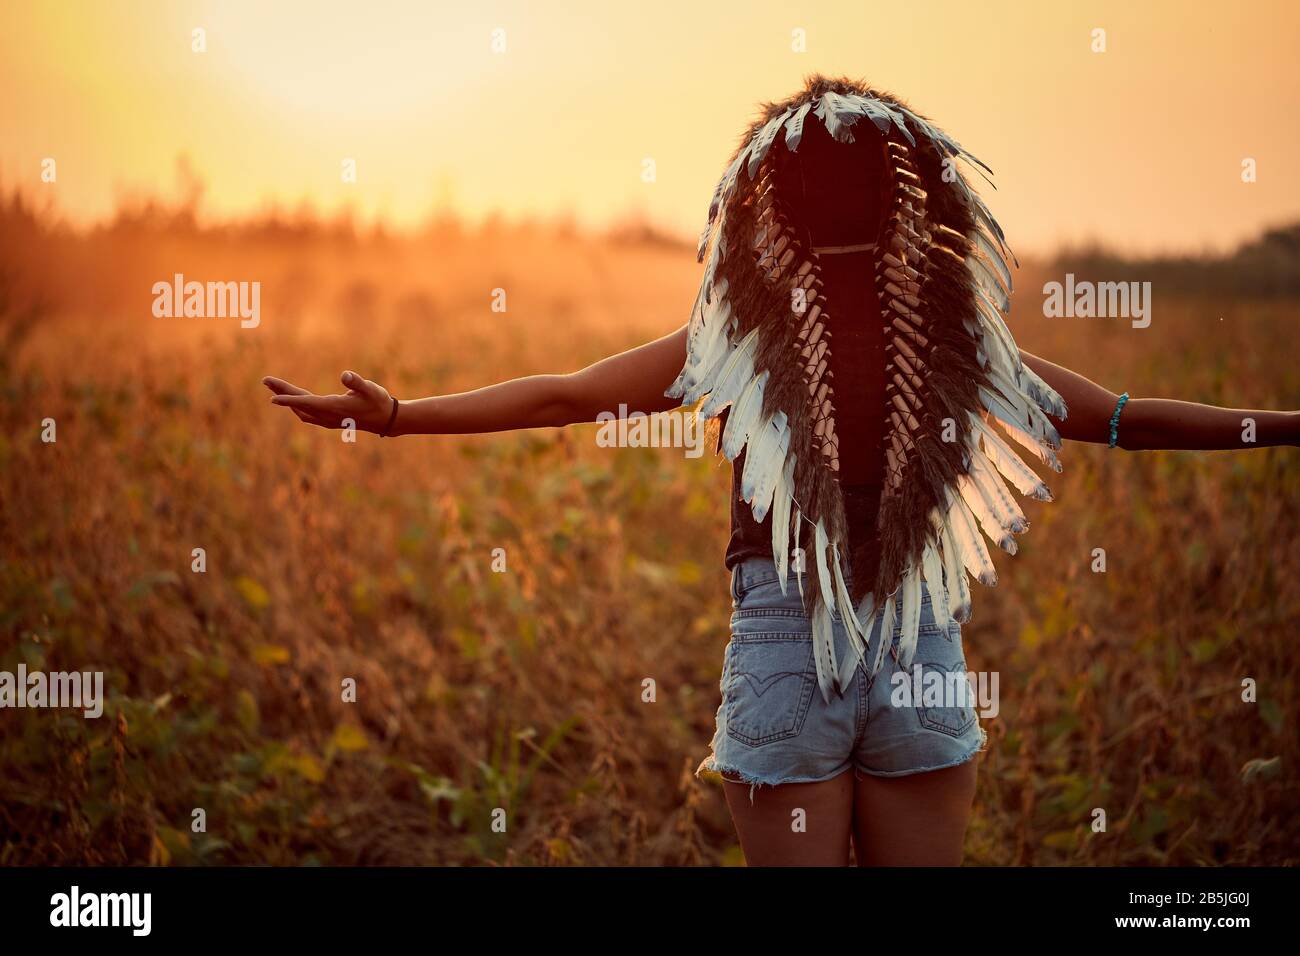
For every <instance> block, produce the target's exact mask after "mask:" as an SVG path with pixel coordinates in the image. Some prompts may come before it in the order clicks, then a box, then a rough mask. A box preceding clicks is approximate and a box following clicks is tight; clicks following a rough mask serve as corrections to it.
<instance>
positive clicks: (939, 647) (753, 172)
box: [264, 76, 1300, 866]
mask: <svg viewBox="0 0 1300 956" xmlns="http://www.w3.org/2000/svg"><path fill="white" fill-rule="evenodd" d="M959 162H961V163H965V164H970V165H975V166H981V167H982V164H980V163H979V161H978V160H976V159H975V158H974V157H973V156H971V155H970V154H969V153H967V152H966V151H965V150H964V149H963V148H962V147H961V146H960V145H958V144H957V143H955V142H954V141H953V140H952V139H951V138H949V137H948V136H946V135H945V134H944V133H943V132H942V131H941V130H939V129H938V128H937V127H935V126H934V125H933V124H931V123H930V122H929V121H928V120H926V119H925V118H924V117H922V116H920V115H919V114H917V113H916V112H915V111H913V110H911V109H909V108H908V107H907V106H906V105H904V104H903V103H901V102H900V101H899V100H897V99H896V98H894V97H890V96H887V95H885V94H881V93H878V92H875V91H873V90H871V89H870V88H869V87H867V86H865V85H864V84H861V83H856V82H852V81H848V80H843V79H839V80H829V79H826V78H823V77H819V76H817V77H812V78H810V79H809V80H808V82H807V84H806V86H805V88H804V89H803V90H802V91H800V92H799V93H798V94H796V95H795V96H793V97H791V98H790V99H789V100H786V101H785V102H782V103H775V104H769V105H767V106H766V107H764V109H763V112H762V114H761V115H760V118H759V120H758V121H757V122H756V123H755V124H754V125H753V126H752V127H751V129H750V130H749V131H748V133H747V134H746V136H745V137H744V139H743V140H742V142H741V145H740V147H739V148H738V150H737V152H736V154H735V156H734V157H733V159H732V162H731V165H730V166H729V167H728V169H727V172H726V174H725V175H724V177H723V179H722V181H721V182H720V183H719V184H718V187H717V190H716V191H715V194H714V199H713V202H712V204H711V208H710V214H709V220H710V222H709V228H707V229H706V230H705V235H704V236H703V237H702V239H701V258H705V257H706V256H707V265H706V268H705V274H704V280H703V283H702V285H701V289H700V294H699V296H698V297H697V300H696V303H695V307H694V309H693V310H692V314H691V318H690V321H689V322H688V323H687V324H686V325H685V326H683V327H682V328H680V329H678V330H677V331H675V332H672V333H670V334H669V335H665V336H664V337H663V338H660V339H658V340H656V341H653V342H650V343H647V344H645V345H642V346H640V347H638V348H635V349H632V350H630V351H627V352H624V353H622V354H620V355H615V356H611V357H609V358H606V359H604V360H602V361H600V362H597V363H596V364H594V365H592V366H590V367H588V368H585V369H583V370H581V371H578V372H574V373H572V374H568V375H536V376H530V377H527V378H520V379H515V380H512V381H508V382H503V383H500V384H497V385H492V386H489V387H487V388H482V389H478V390H476V391H472V392H465V393H461V394H456V395H439V396H431V397H428V398H421V399H414V400H405V401H399V400H398V399H397V398H396V397H395V396H393V395H391V394H389V392H388V391H387V390H386V389H385V388H384V387H383V386H382V385H379V384H377V383H375V382H372V381H369V380H367V379H363V378H362V377H361V376H359V375H357V374H356V373H355V372H344V373H343V378H342V382H343V385H344V386H345V388H346V389H347V392H346V393H345V394H342V395H323V396H318V395H313V394H311V393H310V392H308V391H306V390H305V389H302V388H299V387H298V386H296V385H292V384H290V383H288V382H286V381H283V380H281V379H277V378H267V379H265V380H264V384H265V385H266V386H267V387H268V388H269V389H270V390H271V391H272V392H273V393H274V395H273V397H272V399H271V401H272V402H273V403H274V404H277V405H284V406H287V407H289V408H291V409H292V410H293V411H294V413H295V414H296V415H297V416H298V417H299V418H300V419H301V420H302V421H304V422H307V423H309V424H313V425H318V426H321V427H324V428H339V427H342V424H343V422H344V420H345V419H351V420H352V422H354V423H355V426H356V427H357V428H359V429H362V430H365V431H370V432H374V433H377V434H380V435H383V436H395V435H413V434H429V435H432V434H464V433H470V432H492V431H504V430H508V429H518V428H541V427H559V426H563V425H569V424H573V423H579V422H592V421H595V420H596V418H597V416H598V415H599V414H600V413H602V412H606V410H608V409H614V408H618V407H619V406H620V404H626V406H627V407H628V408H632V409H638V410H640V412H642V413H645V414H651V413H654V412H662V411H669V410H672V409H674V408H678V407H679V406H681V405H693V404H695V403H696V402H697V401H699V400H701V399H703V405H702V406H701V407H700V409H699V414H701V415H703V416H704V417H705V418H711V417H715V416H716V417H719V418H720V420H722V421H723V422H724V423H725V424H724V427H723V428H722V431H721V434H720V448H721V451H722V452H723V453H724V454H725V455H726V456H727V457H728V458H729V459H731V460H732V462H733V484H734V493H733V495H732V521H731V524H732V533H731V541H730V545H729V547H728V550H727V556H726V565H727V567H728V568H729V569H730V571H731V575H732V597H733V604H734V607H735V611H734V613H733V615H732V622H731V641H730V642H729V643H728V645H727V650H726V654H725V663H724V667H723V674H722V681H721V688H722V694H723V700H722V705H721V706H720V707H719V708H718V714H717V731H716V734H715V736H714V739H713V745H712V752H711V754H710V756H709V757H708V759H706V760H705V761H704V763H703V764H702V765H701V769H709V770H713V771H716V772H717V773H719V774H720V775H721V776H722V777H723V779H724V780H725V781H726V793H727V802H728V806H729V808H730V810H731V814H732V818H733V820H734V822H735V825H736V829H737V831H738V833H739V836H740V842H741V846H742V848H743V850H744V852H745V856H746V859H747V860H748V862H749V863H750V864H755V865H773V864H805V865H808V864H811V865H837V866H838V865H846V864H847V863H848V862H849V858H850V847H852V848H853V851H854V855H855V857H856V860H857V862H858V863H859V864H864V865H902V864H907V865H935V864H939V865H955V864H957V863H959V862H960V860H961V849H962V840H963V835H964V832H965V829H966V822H967V818H968V816H969V814H970V808H971V803H972V799H973V796H974V789H975V766H976V764H975V760H974V758H975V756H976V755H977V754H978V753H979V752H980V750H981V749H982V748H983V745H984V733H983V731H982V729H981V728H980V727H979V722H978V719H977V718H976V716H975V713H974V711H973V710H972V708H971V706H970V702H969V700H967V699H965V698H964V697H963V696H962V695H961V694H956V695H955V696H945V697H943V699H941V700H940V701H939V705H938V706H932V704H934V701H933V700H931V699H922V700H915V701H911V700H908V701H904V702H903V703H901V704H900V702H899V699H898V695H897V694H895V693H893V690H894V689H895V687H897V686H898V683H899V682H897V681H895V680H893V679H892V678H893V677H894V676H895V675H898V676H906V677H907V679H908V682H910V681H911V677H912V675H913V674H914V673H915V674H916V675H917V677H918V678H919V679H921V680H923V679H924V678H925V677H926V676H939V677H941V678H942V677H947V676H949V675H957V676H958V677H959V678H961V677H962V675H964V671H965V655H964V653H963V651H962V646H961V629H960V623H961V622H964V621H965V620H967V619H968V616H969V614H970V591H969V587H968V585H967V573H968V572H969V573H970V574H972V575H974V576H975V577H977V578H978V579H979V580H981V581H982V582H983V583H986V584H992V583H994V580H995V575H994V571H993V567H992V564H991V562H990V561H989V557H988V551H987V546H986V545H985V543H984V540H983V537H982V535H983V536H987V537H988V539H989V540H990V541H992V542H993V543H994V544H997V545H998V546H1000V547H1002V548H1003V549H1005V550H1007V551H1009V552H1011V553H1014V552H1015V548H1016V545H1015V540H1014V536H1015V535H1018V534H1020V533H1022V532H1023V531H1025V530H1026V528H1027V522H1026V521H1025V520H1024V515H1023V513H1022V512H1021V511H1020V508H1019V506H1018V505H1017V503H1016V502H1015V500H1014V499H1013V498H1012V497H1011V496H1010V494H1009V493H1008V492H1007V488H1006V485H1005V484H1004V483H1003V481H1004V480H1005V481H1006V482H1009V483H1010V484H1011V485H1012V486H1013V487H1015V488H1016V489H1017V490H1019V491H1020V492H1021V493H1022V494H1028V495H1030V496H1033V497H1037V498H1040V499H1043V500H1050V493H1049V492H1048V491H1047V487H1046V485H1045V484H1043V482H1042V481H1041V479H1040V478H1039V477H1038V475H1037V474H1036V473H1035V472H1034V471H1032V470H1031V469H1030V468H1028V466H1026V465H1025V464H1024V462H1023V461H1021V459H1020V458H1019V456H1018V453H1017V452H1016V451H1013V450H1012V445H1013V444H1018V445H1020V446H1023V447H1024V448H1026V449H1028V450H1029V451H1031V452H1032V453H1033V454H1034V455H1035V456H1037V457H1038V458H1040V459H1041V460H1042V461H1043V462H1045V463H1047V464H1048V465H1049V466H1050V467H1052V468H1055V469H1056V470H1059V469H1060V466H1059V463H1058V462H1057V459H1056V455H1055V450H1056V449H1057V448H1059V447H1060V440H1061V439H1062V438H1064V439H1067V440H1074V441H1083V442H1095V443H1103V444H1108V445H1110V446H1111V447H1122V448H1125V449H1155V448H1165V449H1175V448H1178V449H1220V448H1222V449H1226V448H1242V447H1259V446H1268V445H1281V444H1296V443H1297V439H1298V436H1300V413H1297V412H1273V411H1247V410H1241V409H1225V408H1216V407H1213V406H1208V405H1200V404H1195V403H1190V402H1181V401H1173V400H1168V399H1156V398H1142V399H1134V400H1132V401H1130V400H1129V399H1128V395H1127V393H1125V394H1123V395H1120V396H1116V395H1115V394H1113V393H1112V392H1110V391H1108V390H1107V389H1105V388H1103V387H1101V386H1099V385H1097V384H1095V383H1093V382H1091V381H1089V380H1088V379H1086V378H1084V377H1083V376H1081V375H1078V374H1076V373H1075V372H1072V371H1070V370H1069V369H1066V368H1062V367H1061V366H1058V365H1055V364H1053V363H1051V362H1049V361H1046V360H1044V359H1042V358H1039V357H1038V356H1035V355H1031V354H1029V353H1027V352H1023V351H1021V350H1020V349H1018V348H1017V347H1016V346H1015V343H1014V341H1013V340H1012V338H1011V335H1010V332H1009V331H1008V330H1007V328H1006V326H1005V324H1004V323H1003V321H1002V318H1001V315H1000V313H1001V312H1002V311H1005V309H1006V308H1007V307H1008V305H1009V294H1010V272H1009V270H1008V269H1007V267H1006V264H1005V262H1004V257H1005V256H1006V255H1008V254H1009V252H1008V250H1007V249H1006V247H1005V244H1004V241H1003V237H1002V232H1001V230H1000V229H999V228H998V226H997V223H996V222H995V221H994V220H993V218H992V216H991V215H989V212H988V210H987V208H986V207H985V206H984V204H983V203H982V201H981V200H980V199H979V197H978V195H976V194H975V192H974V191H973V190H972V189H971V187H970V186H969V185H968V184H967V182H966V180H965V178H964V174H963V173H962V172H961V171H960V170H959V169H958V167H957V164H958V163H959ZM832 343H833V345H834V347H833V349H832ZM1247 418H1249V419H1253V420H1254V422H1255V441H1254V443H1253V446H1243V440H1242V435H1243V420H1244V419H1247ZM994 422H996V423H997V424H998V425H999V426H1000V427H1001V429H1002V431H1001V432H999V431H996V430H995V429H994V428H993V427H992V425H993V423H994ZM1004 435H1005V437H1004ZM1008 439H1010V441H1008ZM791 579H793V580H791ZM962 683H963V682H962V681H961V680H958V681H956V682H948V685H947V686H948V687H949V688H957V687H960V686H962ZM797 810H802V811H803V814H804V816H803V818H804V820H805V821H806V826H805V827H803V828H797V827H792V826H791V821H792V814H793V813H794V812H795V811H797Z"/></svg>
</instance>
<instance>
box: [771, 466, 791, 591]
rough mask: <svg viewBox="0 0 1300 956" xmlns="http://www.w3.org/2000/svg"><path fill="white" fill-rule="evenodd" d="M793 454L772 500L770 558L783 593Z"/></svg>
mask: <svg viewBox="0 0 1300 956" xmlns="http://www.w3.org/2000/svg"><path fill="white" fill-rule="evenodd" d="M794 462H795V456H794V455H788V456H787V457H786V460H785V469H784V470H783V471H782V473H781V477H780V478H778V479H777V483H776V489H775V490H774V491H773V499H774V500H773V502H772V559H773V560H774V561H775V562H776V579H777V581H779V582H780V584H781V593H782V594H785V593H786V590H785V586H786V578H787V569H788V567H789V554H790V504H791V497H790V496H791V495H793V494H794Z"/></svg>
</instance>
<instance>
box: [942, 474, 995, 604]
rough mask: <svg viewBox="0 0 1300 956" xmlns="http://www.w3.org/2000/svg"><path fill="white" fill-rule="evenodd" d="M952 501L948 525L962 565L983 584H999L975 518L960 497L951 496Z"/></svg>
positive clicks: (989, 585) (987, 585)
mask: <svg viewBox="0 0 1300 956" xmlns="http://www.w3.org/2000/svg"><path fill="white" fill-rule="evenodd" d="M951 499H952V500H951V501H950V502H949V505H948V524H949V527H950V528H951V529H952V536H953V540H955V541H956V542H957V547H958V549H959V552H958V553H959V554H961V560H962V564H964V565H965V566H966V568H967V569H968V570H969V571H970V573H971V574H973V575H974V576H975V577H976V578H978V579H979V581H980V583H981V584H983V585H984V586H985V587H990V588H991V587H993V586H994V585H996V584H997V583H998V575H997V571H996V570H995V569H994V567H993V561H992V559H991V558H989V552H988V549H987V548H986V547H984V539H983V538H981V537H980V533H979V530H978V529H977V528H976V527H975V518H974V516H973V515H972V514H971V513H970V509H969V508H967V507H966V503H965V502H964V501H962V499H961V496H960V495H951Z"/></svg>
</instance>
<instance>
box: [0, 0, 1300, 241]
mask: <svg viewBox="0 0 1300 956" xmlns="http://www.w3.org/2000/svg"><path fill="white" fill-rule="evenodd" d="M1298 8H1300V4H1296V3H1294V2H1292V0H1264V2H1250V3H1208V2H1158V3H1157V2H1141V3H1138V2H1088V3H1077V4H1070V5H1067V4H1065V3H1057V2H1015V3H1013V2H983V3H976V2H971V0H964V2H961V0H959V2H937V0H934V2H926V0H917V2H906V3H891V4H884V3H876V2H868V0H853V2H825V0H824V2H808V3H798V2H773V3H768V2H761V3H705V2H699V0H695V2H677V0H656V2H653V3H635V4H633V3H616V4H615V3H603V2H581V3H579V2H553V3H522V2H514V3H495V4H493V3H480V2H474V3H469V2H461V3H455V4H448V3H432V2H407V3H399V2H377V0H364V2H352V0H349V2H340V3H333V2H290V0H275V2H249V0H222V2H211V3H204V2H197V0H196V2H162V0H157V2H135V0H131V2H125V0H124V2H113V3H82V2H60V0H48V2H43V3H39V4H38V3H31V4H28V3H23V4H16V3H14V4H5V9H3V11H0V182H2V183H3V184H4V186H5V187H6V188H8V187H12V186H14V185H19V186H21V187H22V188H23V189H24V190H25V191H27V192H29V193H32V194H36V195H39V196H41V197H43V198H49V200H50V201H51V202H52V203H53V205H54V206H55V208H57V209H58V210H59V211H61V212H62V213H64V214H65V215H67V216H69V217H70V218H72V219H74V220H76V221H81V222H85V221H93V220H95V219H99V218H102V217H104V216H105V215H107V214H109V213H110V212H111V210H112V209H113V207H114V204H115V202H116V201H117V200H118V199H119V198H120V197H122V196H128V195H133V194H139V193H142V192H145V191H149V190H153V191H160V192H163V193H165V194H167V195H169V196H174V195H175V190H176V163H177V156H178V155H179V154H181V153H184V154H186V155H187V156H188V157H189V160H190V163H191V164H192V166H193V168H194V169H195V170H196V171H197V172H198V174H199V175H200V176H201V177H202V178H203V179H204V180H205V181H206V183H207V193H206V195H205V197H204V200H203V206H202V209H203V210H204V212H205V213H207V214H209V215H214V216H227V215H238V214H241V213H246V212H251V211H256V210H258V209H260V208H262V207H264V206H266V205H267V204H269V203H270V202H272V201H275V202H278V203H279V204H280V205H281V206H282V207H288V208H293V207H296V206H297V205H298V203H299V202H301V201H302V200H303V199H304V198H309V199H310V200H311V201H312V202H313V203H314V204H315V205H316V207H317V208H318V209H319V210H321V211H324V212H329V211H331V210H333V209H337V208H339V207H340V206H341V205H343V204H345V203H347V204H350V205H351V206H352V207H353V208H354V209H355V210H357V211H358V212H359V213H360V214H361V216H362V218H370V217H374V216H379V215H382V216H384V217H386V218H387V219H389V220H390V221H392V222H394V223H396V224H398V225H407V224H413V223H416V222H419V221H420V220H421V219H423V218H424V217H426V216H427V215H428V213H429V211H430V210H431V208H433V206H434V205H435V204H436V203H437V202H439V201H440V200H449V201H450V202H451V203H452V204H454V206H455V207H456V208H457V209H458V210H459V211H461V212H462V213H463V214H465V215H468V216H470V217H471V218H478V217H481V216H483V215H485V214H487V213H488V212H489V211H491V210H494V209H496V210H500V211H502V212H503V213H505V214H506V215H508V216H518V215H523V214H533V215H540V216H547V217H549V216H556V215H561V214H565V213H568V214H572V215H573V216H574V217H575V218H576V219H577V220H578V221H579V222H581V223H587V224H593V225H601V224H604V223H605V222H607V221H609V220H611V219H618V218H622V217H625V216H626V215H627V214H629V213H632V212H637V213H640V214H642V215H644V216H645V217H646V218H648V219H650V220H651V221H653V222H656V223H658V224H660V225H661V226H663V227H665V228H667V229H670V230H672V231H673V232H675V233H679V234H681V235H682V236H684V237H690V238H692V239H693V238H694V236H695V235H696V234H697V233H698V230H699V228H700V226H701V225H702V221H701V217H702V215H703V213H704V212H705V210H706V208H707V205H708V199H709V196H710V194H711V192H712V189H713V184H714V182H715V181H716V179H717V177H718V176H719V175H720V173H721V171H722V167H723V165H724V162H725V160H726V158H727V156H728V154H729V152H730V150H731V148H732V146H733V145H734V142H735V139H736V137H737V136H738V134H739V132H740V130H741V128H742V127H743V126H744V125H745V123H746V122H747V121H748V119H749V117H750V116H751V114H752V112H753V108H754V104H755V103H756V102H757V101H758V100H760V99H771V98H778V97H781V96H784V95H786V94H787V93H789V92H791V91H792V90H793V89H794V88H796V87H797V86H798V85H799V82H800V78H801V77H802V76H803V74H805V73H808V72H813V71H818V70H820V71H823V72H828V73H841V72H843V73H849V74H853V75H858V76H863V77H866V78H867V79H869V80H870V81H871V82H873V83H875V84H876V85H878V86H880V87H882V88H885V89H890V90H893V91H895V92H897V93H898V94H899V95H901V96H903V97H904V98H905V99H908V100H909V101H911V103H912V105H914V106H915V107H916V108H918V109H919V110H921V111H922V112H925V113H928V114H930V115H931V116H932V117H934V118H935V119H936V120H937V121H938V122H939V123H940V124H941V125H942V126H944V127H945V128H947V130H948V131H949V132H950V133H951V134H952V135H953V136H955V137H956V138H957V139H958V140H960V141H961V142H962V143H963V144H965V145H966V146H968V147H969V148H970V149H971V150H972V151H973V152H974V153H975V154H976V155H978V156H980V158H981V159H983V160H984V161H985V162H987V163H989V164H990V165H991V166H992V167H993V168H994V169H995V170H996V171H997V182H998V184H999V190H998V192H997V193H996V194H995V195H992V196H991V197H990V204H991V206H992V207H993V210H994V213H995V214H996V215H997V216H998V217H999V219H1000V220H1001V221H1002V223H1003V225H1004V226H1005V227H1006V229H1007V232H1008V234H1009V236H1010V238H1011V240H1012V244H1013V246H1015V247H1016V248H1017V249H1019V250H1022V251H1032V250H1037V249H1043V248H1047V247H1050V246H1053V245H1055V244H1057V243H1059V242H1062V241H1079V240H1084V239H1089V238H1100V239H1103V240H1105V241H1107V242H1109V243H1111V244H1114V245H1116V246H1119V247H1121V248H1124V249H1128V250H1139V251H1145V250H1152V249H1156V248H1178V249H1201V248H1205V247H1214V248H1222V247H1226V246H1228V245H1231V244H1232V243H1234V242H1236V241H1238V240H1240V239H1242V238H1245V237H1249V236H1251V235H1253V234H1254V233H1256V232H1258V231H1259V229H1261V228H1262V227H1264V226H1267V225H1273V224H1277V223H1280V222H1284V221H1287V220H1290V219H1295V218H1300V175H1297V172H1300V170H1298V169H1297V157H1298V156H1300V124H1298V123H1297V122H1296V117H1297V115H1298V114H1300V79H1298V77H1300V73H1298V71H1297V69H1296V66H1295V63H1294V58H1295V54H1296V49H1297V45H1298V44H1297V36H1300V29H1298V28H1300V12H1297V9H1298ZM193 27H203V28H205V29H206V31H207V45H208V50H207V52H206V53H203V54H196V53H193V52H192V51H191V49H190V46H191V38H190V31H191V29H192V28H193ZM498 27H499V28H502V29H504V31H505V42H506V49H505V52H503V53H494V52H493V51H492V49H491V31H492V30H493V29H494V28H498ZM1094 27H1101V28H1104V29H1105V30H1106V32H1107V46H1108V50H1107V52H1105V53H1093V52H1091V50H1090V42H1091V37H1090V32H1091V30H1092V29H1093V28H1094ZM796 28H800V29H803V30H804V31H806V36H807V52H804V53H796V52H793V51H792V49H791V37H792V31H793V30H795V29H796ZM47 156H49V157H54V158H55V159H56V161H57V163H58V181H57V183H55V184H48V185H47V184H42V183H41V181H40V163H41V160H42V158H43V157H47ZM344 157H353V158H355V159H356V160H357V164H358V165H357V171H358V182H357V183H356V184H355V185H348V184H344V183H343V182H342V181H341V176H340V169H341V161H342V159H343V158H344ZM1243 157H1253V158H1255V159H1256V160H1257V162H1258V176H1259V181H1258V182H1257V183H1254V184H1251V185H1246V184H1243V183H1242V182H1241V178H1240V170H1241V161H1242V158H1243ZM646 158H652V159H653V160H654V161H655V164H656V173H657V178H656V181H655V182H653V183H646V182H643V181H642V162H643V160H644V159H646Z"/></svg>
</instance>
